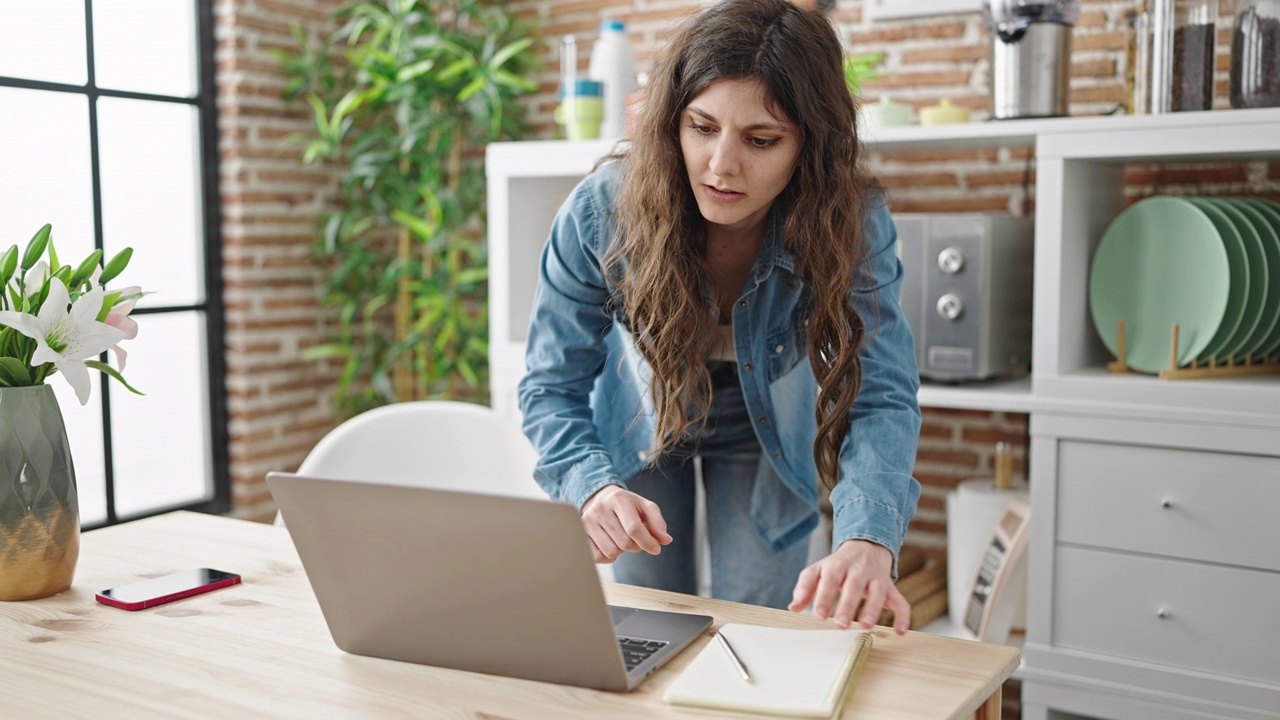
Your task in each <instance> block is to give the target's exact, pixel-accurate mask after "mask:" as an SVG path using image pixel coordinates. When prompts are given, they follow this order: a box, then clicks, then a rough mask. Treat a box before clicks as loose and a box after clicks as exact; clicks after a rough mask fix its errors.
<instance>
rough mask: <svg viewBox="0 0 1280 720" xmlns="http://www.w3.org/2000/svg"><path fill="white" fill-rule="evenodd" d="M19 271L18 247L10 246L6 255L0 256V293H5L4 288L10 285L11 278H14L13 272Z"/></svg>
mask: <svg viewBox="0 0 1280 720" xmlns="http://www.w3.org/2000/svg"><path fill="white" fill-rule="evenodd" d="M17 269H18V246H17V245H10V246H9V249H8V250H6V251H5V252H4V255H0V292H3V291H4V286H5V285H8V284H9V278H11V277H13V271H14V270H17Z"/></svg>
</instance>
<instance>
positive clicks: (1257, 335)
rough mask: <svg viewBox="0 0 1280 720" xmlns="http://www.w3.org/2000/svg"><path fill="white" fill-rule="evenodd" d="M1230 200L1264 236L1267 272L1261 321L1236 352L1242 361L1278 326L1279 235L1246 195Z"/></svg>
mask: <svg viewBox="0 0 1280 720" xmlns="http://www.w3.org/2000/svg"><path fill="white" fill-rule="evenodd" d="M1229 202H1231V204H1232V205H1233V206H1234V207H1235V208H1236V209H1237V210H1239V211H1240V212H1241V213H1244V216H1245V217H1247V218H1249V221H1250V222H1252V223H1253V226H1254V228H1256V229H1257V231H1258V236H1259V237H1261V238H1262V254H1263V256H1265V257H1266V263H1267V274H1268V281H1267V293H1266V297H1264V298H1263V300H1262V307H1261V308H1259V310H1258V324H1257V326H1256V327H1255V328H1254V329H1253V332H1252V333H1250V334H1249V337H1248V339H1246V340H1245V341H1244V347H1242V348H1241V349H1240V351H1239V353H1237V355H1236V360H1238V361H1239V360H1244V359H1245V358H1247V357H1258V356H1259V354H1260V353H1261V352H1262V351H1263V350H1264V349H1266V346H1267V345H1268V344H1269V341H1270V339H1271V331H1272V329H1274V328H1275V321H1276V314H1275V313H1276V310H1275V308H1277V307H1280V282H1276V279H1277V276H1278V275H1280V236H1277V235H1276V231H1275V230H1274V229H1273V228H1272V227H1271V223H1270V222H1269V220H1268V218H1267V215H1265V214H1263V212H1262V211H1261V210H1260V209H1258V208H1256V207H1254V206H1253V205H1252V204H1251V203H1250V202H1249V200H1248V199H1247V198H1231V199H1230V200H1229Z"/></svg>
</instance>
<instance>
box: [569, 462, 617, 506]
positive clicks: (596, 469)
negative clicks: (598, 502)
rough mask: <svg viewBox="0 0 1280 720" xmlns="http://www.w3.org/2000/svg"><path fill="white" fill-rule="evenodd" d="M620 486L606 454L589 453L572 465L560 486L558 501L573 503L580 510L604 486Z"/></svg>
mask: <svg viewBox="0 0 1280 720" xmlns="http://www.w3.org/2000/svg"><path fill="white" fill-rule="evenodd" d="M610 484H612V485H622V484H623V483H622V481H621V480H619V479H618V477H617V473H615V472H614V470H613V462H612V461H611V460H610V459H609V455H608V453H599V452H597V453H591V454H590V455H588V456H586V457H585V458H583V460H582V462H580V463H578V464H577V465H574V466H573V468H572V469H571V470H570V471H569V472H568V474H567V475H566V477H565V479H564V484H562V485H561V486H560V493H559V494H560V499H561V500H563V501H564V502H568V503H573V506H574V507H576V508H578V510H582V505H583V503H585V502H586V501H587V500H590V499H591V496H592V495H595V494H596V493H597V492H599V491H600V488H602V487H604V486H605V485H610Z"/></svg>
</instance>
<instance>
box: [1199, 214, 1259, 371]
mask: <svg viewBox="0 0 1280 720" xmlns="http://www.w3.org/2000/svg"><path fill="white" fill-rule="evenodd" d="M1187 202H1189V203H1191V204H1192V205H1195V206H1196V207H1197V208H1199V209H1200V210H1201V211H1203V212H1204V214H1205V215H1208V216H1209V221H1210V222H1212V223H1213V226H1214V227H1215V228H1217V230H1218V236H1219V237H1221V238H1222V246H1223V248H1224V249H1225V250H1226V251H1227V266H1228V267H1229V268H1230V269H1231V284H1230V285H1229V286H1228V287H1227V309H1226V311H1225V312H1224V313H1223V315H1222V324H1220V325H1218V331H1217V332H1216V333H1214V334H1213V339H1212V340H1210V341H1209V344H1208V345H1206V346H1205V348H1204V350H1202V351H1201V352H1200V355H1199V359H1200V360H1203V361H1206V362H1207V361H1208V360H1209V358H1211V357H1215V356H1216V357H1221V358H1225V357H1230V355H1228V354H1227V353H1225V352H1223V351H1224V350H1226V349H1227V347H1228V346H1229V344H1230V341H1231V338H1232V335H1234V334H1235V332H1236V328H1238V327H1240V320H1241V319H1242V318H1244V315H1245V304H1246V301H1247V300H1248V294H1249V261H1248V259H1247V257H1246V256H1245V249H1244V239H1243V238H1241V237H1240V231H1239V230H1237V229H1236V225H1235V223H1234V222H1232V220H1231V218H1229V217H1227V213H1225V212H1223V211H1222V210H1219V209H1218V207H1217V205H1216V204H1215V203H1213V202H1210V201H1209V200H1207V199H1205V198H1194V197H1189V198H1187ZM1258 252H1259V253H1261V252H1262V248H1261V247H1259V248H1258ZM1258 302H1259V304H1261V302H1262V293H1261V291H1259V293H1258ZM1250 331H1252V328H1250Z"/></svg>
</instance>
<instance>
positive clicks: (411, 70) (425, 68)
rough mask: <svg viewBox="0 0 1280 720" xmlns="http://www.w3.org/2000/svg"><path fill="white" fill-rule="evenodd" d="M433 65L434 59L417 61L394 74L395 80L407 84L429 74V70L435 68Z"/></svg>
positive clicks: (434, 63)
mask: <svg viewBox="0 0 1280 720" xmlns="http://www.w3.org/2000/svg"><path fill="white" fill-rule="evenodd" d="M435 65H436V60H435V58H427V59H426V60H419V61H418V62H415V63H410V64H408V65H405V66H404V67H402V68H400V70H398V71H397V72H396V80H397V81H398V82H402V83H403V82H409V81H410V80H413V79H414V78H416V77H420V76H421V75H423V74H425V73H427V72H429V71H430V70H431V68H433V67H435Z"/></svg>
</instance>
